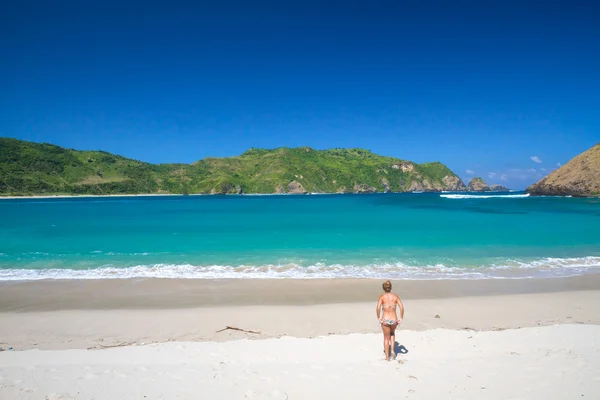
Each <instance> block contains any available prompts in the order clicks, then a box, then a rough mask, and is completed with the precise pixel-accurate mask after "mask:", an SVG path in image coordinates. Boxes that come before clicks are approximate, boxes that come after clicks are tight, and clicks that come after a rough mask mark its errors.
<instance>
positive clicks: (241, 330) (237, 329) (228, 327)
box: [217, 325, 260, 335]
mask: <svg viewBox="0 0 600 400" xmlns="http://www.w3.org/2000/svg"><path fill="white" fill-rule="evenodd" d="M228 329H230V330H232V331H240V332H246V333H254V334H258V335H260V332H258V331H249V330H246V329H241V328H236V327H235V326H229V325H228V326H226V327H225V328H223V329H220V330H218V331H217V332H223V331H226V330H228Z"/></svg>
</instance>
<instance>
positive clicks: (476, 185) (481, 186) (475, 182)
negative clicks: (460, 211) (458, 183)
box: [467, 177, 510, 192]
mask: <svg viewBox="0 0 600 400" xmlns="http://www.w3.org/2000/svg"><path fill="white" fill-rule="evenodd" d="M467 190H468V191H469V192H508V191H509V190H510V189H509V188H507V187H506V186H502V185H498V184H494V185H488V184H487V183H486V182H485V181H484V180H483V178H479V177H475V178H473V179H471V181H470V182H469V185H468V186H467Z"/></svg>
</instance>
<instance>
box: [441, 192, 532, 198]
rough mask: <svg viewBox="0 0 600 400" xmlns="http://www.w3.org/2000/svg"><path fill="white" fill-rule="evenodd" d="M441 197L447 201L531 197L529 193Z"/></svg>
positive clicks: (442, 195) (443, 195)
mask: <svg viewBox="0 0 600 400" xmlns="http://www.w3.org/2000/svg"><path fill="white" fill-rule="evenodd" d="M440 197H444V198H446V199H491V198H499V199H515V198H522V197H529V193H525V194H440Z"/></svg>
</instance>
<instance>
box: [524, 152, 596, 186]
mask: <svg viewBox="0 0 600 400" xmlns="http://www.w3.org/2000/svg"><path fill="white" fill-rule="evenodd" d="M527 192H528V193H529V194H531V195H533V196H575V197H595V196H600V143H598V144H597V145H595V146H594V147H592V148H591V149H589V150H587V151H585V152H583V153H581V154H579V155H578V156H577V157H575V158H573V159H572V160H571V161H569V162H568V163H567V164H565V165H563V166H562V167H560V168H559V169H557V170H556V171H554V172H552V173H551V174H550V175H548V176H546V177H545V178H543V179H542V180H540V181H539V182H537V183H536V184H534V185H531V186H529V187H528V188H527Z"/></svg>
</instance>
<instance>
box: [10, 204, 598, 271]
mask: <svg viewBox="0 0 600 400" xmlns="http://www.w3.org/2000/svg"><path fill="white" fill-rule="evenodd" d="M597 272H600V199H591V198H589V199H586V198H564V197H528V196H527V195H525V194H521V193H516V194H515V193H502V194H475V195H470V194H439V193H423V194H369V195H351V194H348V195H304V196H292V195H279V196H248V195H244V196H147V197H89V198H52V199H41V198H39V199H14V200H6V199H5V200H1V201H0V280H3V281H6V280H37V279H118V278H131V277H148V278H150V277H159V278H190V279H207V278H254V279H265V278H271V279H279V278H290V279H291V278H378V279H388V278H389V279H485V278H489V279H499V278H514V279H517V278H533V277H562V276H572V275H581V274H587V273H597Z"/></svg>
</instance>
